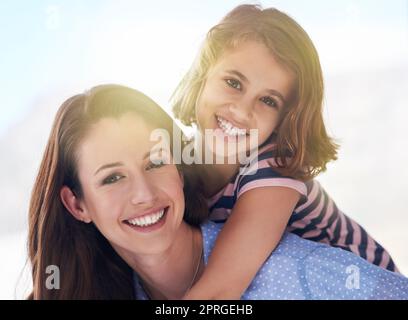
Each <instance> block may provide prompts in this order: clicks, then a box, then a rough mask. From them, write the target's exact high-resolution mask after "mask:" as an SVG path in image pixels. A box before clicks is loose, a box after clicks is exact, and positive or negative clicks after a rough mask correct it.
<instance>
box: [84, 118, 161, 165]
mask: <svg viewBox="0 0 408 320" xmlns="http://www.w3.org/2000/svg"><path fill="white" fill-rule="evenodd" d="M158 130H160V131H159V132H162V131H163V130H164V129H162V128H155V127H154V126H153V125H151V124H150V123H149V122H148V121H145V119H143V118H141V117H139V116H137V115H135V114H133V115H132V114H127V115H124V116H121V117H119V118H102V119H100V120H99V121H97V122H96V123H95V124H94V125H93V126H92V127H91V128H90V130H89V132H88V134H87V135H86V136H85V138H84V139H83V141H82V143H81V144H80V146H79V148H78V156H79V158H81V157H82V158H83V157H87V158H88V159H89V160H94V161H95V162H99V161H98V160H104V159H105V158H114V157H115V156H116V157H118V156H121V155H126V154H130V153H131V154H132V156H137V157H138V158H142V157H143V156H144V155H145V154H146V153H147V152H150V151H151V150H152V149H154V147H155V146H156V145H157V144H158V140H157V136H158V135H157V132H158ZM155 133H156V134H155ZM164 133H166V131H165V130H164ZM162 137H163V139H162V140H164V141H162V143H168V141H166V140H167V139H165V137H166V135H162Z"/></svg>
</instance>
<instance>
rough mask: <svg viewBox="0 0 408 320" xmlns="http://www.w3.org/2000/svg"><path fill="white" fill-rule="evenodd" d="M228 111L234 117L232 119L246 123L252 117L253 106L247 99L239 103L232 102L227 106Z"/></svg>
mask: <svg viewBox="0 0 408 320" xmlns="http://www.w3.org/2000/svg"><path fill="white" fill-rule="evenodd" d="M229 111H230V112H231V114H232V115H233V117H234V120H236V121H237V122H239V123H241V124H242V125H246V124H247V123H248V121H249V120H250V119H251V118H252V112H253V106H252V103H251V102H249V101H242V102H240V103H233V104H231V105H230V106H229Z"/></svg>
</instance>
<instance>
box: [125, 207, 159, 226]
mask: <svg viewBox="0 0 408 320" xmlns="http://www.w3.org/2000/svg"><path fill="white" fill-rule="evenodd" d="M163 215H164V209H162V210H160V211H159V212H156V213H153V214H150V215H148V216H144V217H140V218H134V219H131V220H128V222H129V223H130V224H131V225H136V226H139V227H146V226H150V225H152V224H155V223H157V222H158V221H159V220H160V219H161V218H162V217H163Z"/></svg>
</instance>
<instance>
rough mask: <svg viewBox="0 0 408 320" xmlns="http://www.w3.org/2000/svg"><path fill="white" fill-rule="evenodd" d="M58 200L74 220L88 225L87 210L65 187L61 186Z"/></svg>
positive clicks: (89, 219) (89, 220)
mask: <svg viewBox="0 0 408 320" xmlns="http://www.w3.org/2000/svg"><path fill="white" fill-rule="evenodd" d="M60 198H61V201H62V203H63V205H64V206H65V208H66V209H67V210H68V211H69V212H70V213H71V214H72V215H73V216H74V218H75V219H77V220H79V221H82V222H85V223H90V222H91V221H92V220H91V218H90V217H89V214H88V212H87V210H86V209H85V208H84V207H83V204H82V201H81V200H80V199H78V198H77V196H76V195H75V194H74V193H73V192H72V190H71V189H70V188H68V187H67V186H63V187H62V188H61V191H60Z"/></svg>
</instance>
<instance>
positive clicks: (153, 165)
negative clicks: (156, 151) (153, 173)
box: [146, 160, 165, 171]
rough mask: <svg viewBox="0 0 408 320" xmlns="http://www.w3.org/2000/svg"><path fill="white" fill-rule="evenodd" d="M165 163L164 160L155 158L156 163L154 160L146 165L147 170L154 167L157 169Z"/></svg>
mask: <svg viewBox="0 0 408 320" xmlns="http://www.w3.org/2000/svg"><path fill="white" fill-rule="evenodd" d="M164 165H165V163H164V161H163V160H155V161H154V163H153V162H151V161H150V162H149V164H148V165H147V166H146V170H148V171H149V170H152V169H157V168H161V167H163V166H164Z"/></svg>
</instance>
